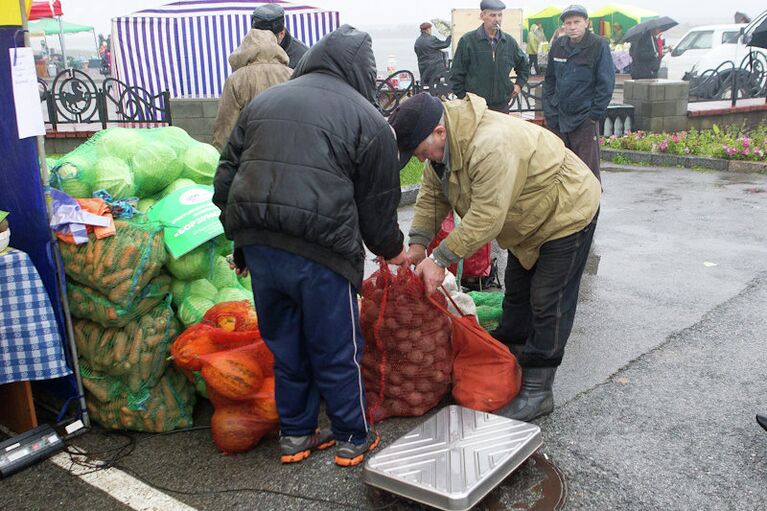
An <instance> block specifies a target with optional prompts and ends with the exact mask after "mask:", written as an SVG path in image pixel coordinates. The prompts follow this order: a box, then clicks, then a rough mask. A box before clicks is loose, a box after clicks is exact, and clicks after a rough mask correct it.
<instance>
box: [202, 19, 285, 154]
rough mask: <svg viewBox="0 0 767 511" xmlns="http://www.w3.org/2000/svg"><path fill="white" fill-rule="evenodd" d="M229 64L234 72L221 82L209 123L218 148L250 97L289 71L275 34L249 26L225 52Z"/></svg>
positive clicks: (279, 79)
mask: <svg viewBox="0 0 767 511" xmlns="http://www.w3.org/2000/svg"><path fill="white" fill-rule="evenodd" d="M229 65H230V66H232V70H233V71H234V72H233V73H232V74H231V75H229V76H228V77H227V79H226V82H224V91H223V93H222V94H221V99H220V101H219V104H218V114H217V115H216V122H215V124H214V125H213V145H214V146H215V147H216V149H218V150H219V151H221V149H223V147H224V145H226V141H227V139H228V138H229V134H230V133H231V132H232V128H234V125H235V124H237V118H238V117H239V116H240V112H241V111H242V109H243V108H245V106H246V105H247V104H248V103H250V100H251V99H253V98H254V97H256V96H257V95H259V94H260V93H262V92H263V91H265V90H266V89H268V88H269V87H271V86H272V85H276V84H278V83H283V82H287V81H288V80H289V79H290V75H291V74H292V72H293V71H292V70H291V69H290V68H289V67H288V56H287V54H286V53H285V51H284V50H283V49H282V48H280V45H279V44H278V43H277V37H276V36H275V35H274V34H273V33H272V32H270V31H268V30H257V29H251V30H250V31H249V32H248V33H247V35H246V36H245V39H243V40H242V43H240V46H239V48H237V49H236V50H234V51H233V52H232V54H231V55H229Z"/></svg>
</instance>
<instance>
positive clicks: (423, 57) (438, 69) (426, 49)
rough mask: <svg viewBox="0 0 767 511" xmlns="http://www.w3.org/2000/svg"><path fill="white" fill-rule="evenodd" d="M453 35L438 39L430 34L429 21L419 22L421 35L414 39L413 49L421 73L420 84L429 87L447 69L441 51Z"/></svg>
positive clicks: (445, 56)
mask: <svg viewBox="0 0 767 511" xmlns="http://www.w3.org/2000/svg"><path fill="white" fill-rule="evenodd" d="M452 37H453V36H450V35H449V36H447V39H445V40H444V41H440V40H439V39H438V38H437V37H436V36H433V35H432V34H431V23H429V22H427V21H425V22H423V23H421V35H420V36H418V39H416V40H415V45H414V46H413V50H414V51H415V55H416V57H418V72H419V73H420V75H421V85H423V86H425V87H431V86H432V85H434V79H435V78H437V77H438V76H439V75H440V74H442V73H443V72H445V71H447V55H445V52H444V51H442V50H444V49H445V48H447V47H449V46H450V41H451V40H452Z"/></svg>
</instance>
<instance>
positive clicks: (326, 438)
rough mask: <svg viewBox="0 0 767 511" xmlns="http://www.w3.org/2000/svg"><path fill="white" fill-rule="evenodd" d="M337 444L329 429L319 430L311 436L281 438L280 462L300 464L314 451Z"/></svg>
mask: <svg viewBox="0 0 767 511" xmlns="http://www.w3.org/2000/svg"><path fill="white" fill-rule="evenodd" d="M335 443H336V441H335V439H334V438H333V433H332V432H331V431H330V430H329V429H317V431H315V432H314V433H313V434H311V435H304V436H281V437H280V461H281V462H282V463H298V462H299V461H304V460H305V459H306V458H308V457H309V456H310V455H311V454H312V451H314V450H318V451H322V450H325V449H327V448H329V447H332V446H334V445H335Z"/></svg>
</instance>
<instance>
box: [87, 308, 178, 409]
mask: <svg viewBox="0 0 767 511" xmlns="http://www.w3.org/2000/svg"><path fill="white" fill-rule="evenodd" d="M74 332H75V342H76V343H77V351H78V353H79V355H80V358H82V359H83V360H85V361H86V362H87V364H88V366H89V367H90V368H91V369H93V370H94V371H96V372H99V373H102V374H106V375H108V376H112V377H116V378H120V379H121V380H122V381H123V382H124V386H125V388H126V389H127V390H128V391H130V392H132V393H134V394H136V393H138V392H140V391H141V390H142V389H145V388H148V387H153V386H155V385H156V384H157V382H158V380H159V379H160V377H161V376H162V374H163V373H164V372H165V369H166V368H167V367H168V364H169V361H168V355H169V354H170V344H171V343H172V342H173V340H174V339H175V338H176V336H178V334H179V332H180V329H179V326H178V322H177V321H176V319H175V318H174V317H173V310H172V309H171V308H170V305H169V304H168V303H163V304H161V305H159V306H157V307H155V308H154V309H152V310H151V311H150V312H149V313H147V314H144V315H143V316H141V317H140V318H139V319H137V320H135V321H133V322H131V323H128V324H127V325H126V326H125V327H124V328H104V327H102V326H101V325H99V324H97V323H94V322H92V321H89V320H87V319H78V320H75V322H74Z"/></svg>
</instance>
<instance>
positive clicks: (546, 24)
mask: <svg viewBox="0 0 767 511" xmlns="http://www.w3.org/2000/svg"><path fill="white" fill-rule="evenodd" d="M561 15H562V7H560V6H558V5H551V6H549V7H546V8H545V9H543V10H540V11H538V12H536V13H534V14H531V15H530V16H528V17H527V18H525V23H526V24H527V25H526V26H527V27H530V26H532V25H534V24H536V23H538V22H539V21H540V22H541V26H542V27H543V33H544V34H545V35H546V38H547V39H548V38H551V36H552V35H554V31H555V30H556V29H558V28H559V26H560V25H561V24H562V22H561V21H559V16H561Z"/></svg>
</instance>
